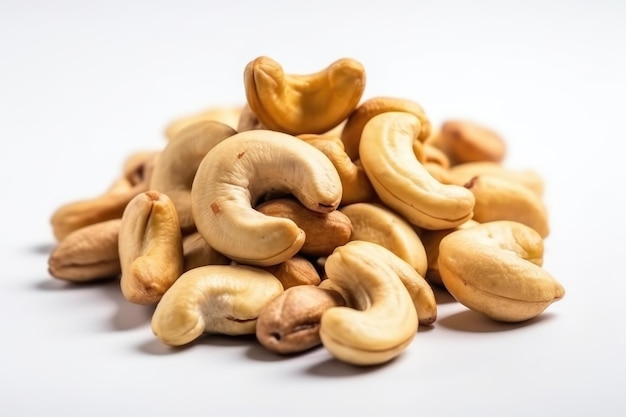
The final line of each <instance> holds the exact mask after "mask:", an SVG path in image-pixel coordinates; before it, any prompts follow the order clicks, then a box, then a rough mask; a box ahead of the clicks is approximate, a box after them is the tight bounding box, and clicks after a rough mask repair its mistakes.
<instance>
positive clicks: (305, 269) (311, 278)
mask: <svg viewBox="0 0 626 417" xmlns="http://www.w3.org/2000/svg"><path fill="white" fill-rule="evenodd" d="M263 269H265V270H266V271H269V272H271V273H272V275H274V276H275V277H276V278H278V280H279V281H280V283H281V284H283V288H284V289H289V288H291V287H296V286H300V285H319V284H320V282H322V278H321V277H320V274H319V272H318V271H317V269H316V268H315V265H313V263H312V262H311V261H309V260H308V259H307V258H305V257H304V256H300V255H295V256H294V257H292V258H289V259H287V260H286V261H284V262H281V263H279V264H278V265H272V266H266V267H263Z"/></svg>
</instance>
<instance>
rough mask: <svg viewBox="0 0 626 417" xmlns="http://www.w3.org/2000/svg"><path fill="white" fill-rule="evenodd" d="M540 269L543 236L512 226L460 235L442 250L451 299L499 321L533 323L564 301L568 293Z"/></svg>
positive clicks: (501, 223)
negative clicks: (536, 318)
mask: <svg viewBox="0 0 626 417" xmlns="http://www.w3.org/2000/svg"><path fill="white" fill-rule="evenodd" d="M542 263H543V240H542V238H541V236H539V234H538V233H537V232H536V231H535V230H533V229H531V228H530V227H528V226H525V225H523V224H521V223H518V222H514V221H508V220H500V221H494V222H489V223H483V224H480V225H477V226H474V227H470V228H467V229H463V230H457V231H454V232H452V233H450V234H449V235H447V236H446V237H444V238H443V239H442V240H441V243H440V245H439V272H440V274H441V278H442V280H443V283H444V285H445V286H446V288H447V289H448V291H449V292H450V294H452V296H453V297H454V298H456V299H457V300H458V301H459V302H460V303H461V304H463V305H465V306H466V307H468V308H470V309H471V310H474V311H477V312H479V313H482V314H484V315H486V316H488V317H490V318H492V319H494V320H499V321H507V322H519V321H524V320H528V319H531V318H533V317H536V316H537V315H539V314H541V313H542V312H543V311H544V310H545V309H546V308H547V307H548V306H549V305H550V304H552V303H553V302H555V301H557V300H560V299H561V298H563V296H564V295H565V289H564V288H563V286H562V285H561V284H560V283H559V282H558V281H557V280H556V279H555V278H554V277H552V275H550V274H549V273H548V272H547V271H546V270H545V269H543V268H542V267H541V265H542Z"/></svg>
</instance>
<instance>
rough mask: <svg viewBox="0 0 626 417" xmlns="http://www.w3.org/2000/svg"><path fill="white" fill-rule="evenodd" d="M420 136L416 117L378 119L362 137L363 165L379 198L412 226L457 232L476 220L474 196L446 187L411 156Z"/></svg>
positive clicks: (390, 115)
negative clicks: (472, 218) (463, 224)
mask: <svg viewBox="0 0 626 417" xmlns="http://www.w3.org/2000/svg"><path fill="white" fill-rule="evenodd" d="M419 131H420V121H419V119H418V118H417V116H415V115H413V114H410V113H406V112H386V113H381V114H379V115H377V116H374V117H373V118H371V119H370V121H369V122H368V123H367V124H366V125H365V128H364V129H363V133H362V135H361V143H360V151H359V152H360V156H361V163H362V164H363V168H364V169H365V172H366V173H367V176H368V178H369V179H370V181H371V183H372V185H373V186H374V189H375V190H376V193H377V194H378V196H379V197H380V199H381V200H382V201H383V202H384V203H385V204H386V205H387V206H389V207H390V208H392V209H394V210H396V211H397V212H398V213H400V214H401V215H403V216H404V217H405V218H406V220H407V221H408V222H409V223H411V224H413V225H415V226H418V227H421V228H424V229H446V228H452V227H456V226H458V225H459V224H461V223H464V222H465V221H467V220H469V219H470V218H471V217H472V214H473V212H472V210H473V207H474V195H473V194H472V193H471V191H469V190H467V189H466V188H464V187H461V186H457V185H448V184H442V183H440V182H439V181H437V180H436V179H435V178H433V176H432V175H430V174H429V173H428V171H426V169H425V168H424V166H423V165H422V164H421V163H420V162H419V161H418V160H417V158H416V156H415V154H414V153H413V141H414V140H415V137H416V135H417V134H418V133H419Z"/></svg>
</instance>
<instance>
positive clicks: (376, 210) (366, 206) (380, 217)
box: [339, 203, 428, 276]
mask: <svg viewBox="0 0 626 417" xmlns="http://www.w3.org/2000/svg"><path fill="white" fill-rule="evenodd" d="M339 211H340V212H341V213H343V214H345V215H346V216H347V217H348V218H349V219H350V223H351V224H352V235H351V237H350V240H365V241H368V242H373V243H377V244H379V245H381V246H383V247H384V248H387V249H389V250H390V251H391V252H393V253H394V254H395V255H396V256H398V257H400V258H402V259H403V260H404V261H406V262H407V263H408V264H409V265H411V266H412V267H413V268H414V269H415V270H416V271H417V272H418V273H419V274H420V275H422V276H424V274H425V273H426V267H427V265H428V260H427V258H426V251H425V250H424V245H423V244H422V241H421V240H420V238H419V235H418V234H417V231H416V230H415V228H414V227H413V226H412V225H411V224H410V223H409V222H407V221H406V220H404V218H403V217H402V216H400V215H398V214H397V213H396V212H394V211H393V210H391V209H389V208H387V207H385V206H383V205H381V204H374V203H355V204H348V205H346V206H343V207H341V208H340V209H339Z"/></svg>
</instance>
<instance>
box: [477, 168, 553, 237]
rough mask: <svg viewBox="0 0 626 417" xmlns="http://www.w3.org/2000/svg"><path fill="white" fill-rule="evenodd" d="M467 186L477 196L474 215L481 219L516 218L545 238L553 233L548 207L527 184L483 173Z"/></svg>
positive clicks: (483, 221) (515, 219) (478, 219)
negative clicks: (551, 231)
mask: <svg viewBox="0 0 626 417" xmlns="http://www.w3.org/2000/svg"><path fill="white" fill-rule="evenodd" d="M465 188H467V189H468V190H470V191H471V192H472V193H473V194H474V197H475V198H476V204H475V205H474V217H473V218H474V220H476V221H477V222H479V223H486V222H490V221H494V220H513V221H517V222H520V223H523V224H525V225H526V226H529V227H531V228H533V229H535V230H536V231H537V233H539V235H540V236H541V237H542V238H545V237H547V236H548V234H549V233H550V225H549V222H548V213H547V210H546V207H545V206H544V204H543V202H542V201H541V199H540V198H539V197H538V196H537V194H535V193H534V192H532V191H531V190H530V189H528V188H527V187H524V186H523V185H520V184H517V183H515V182H513V181H510V180H506V179H503V178H499V177H496V176H491V175H480V176H477V177H474V178H472V179H471V180H470V181H469V182H468V183H467V184H465Z"/></svg>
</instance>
